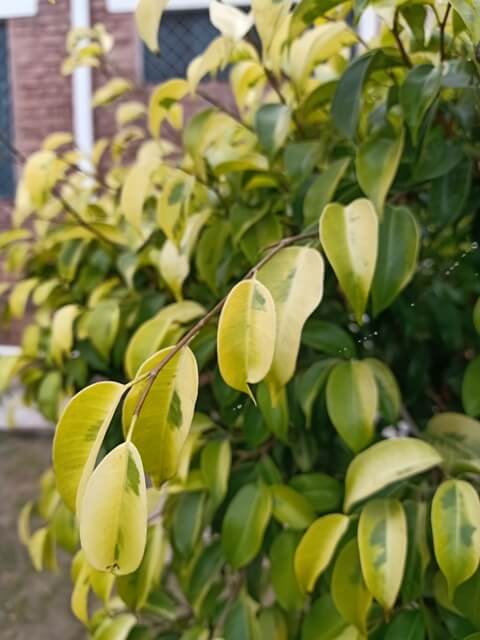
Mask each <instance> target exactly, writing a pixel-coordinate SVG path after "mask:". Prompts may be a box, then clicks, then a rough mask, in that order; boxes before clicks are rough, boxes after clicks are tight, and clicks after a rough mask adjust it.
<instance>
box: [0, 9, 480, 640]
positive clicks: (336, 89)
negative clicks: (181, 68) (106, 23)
mask: <svg viewBox="0 0 480 640" xmlns="http://www.w3.org/2000/svg"><path fill="white" fill-rule="evenodd" d="M369 4H371V5H372V6H371V7H368V8H369V9H370V10H372V9H373V10H374V12H377V14H378V16H380V17H381V20H379V32H378V34H377V35H376V36H375V38H373V39H372V40H371V41H369V42H368V43H365V42H363V41H362V40H361V38H359V36H357V35H356V25H357V22H358V20H359V19H360V18H361V17H362V14H363V12H364V11H365V10H366V9H367V5H369ZM162 5H163V3H161V2H160V3H157V2H153V0H141V2H140V4H139V9H138V12H137V22H138V26H139V31H140V33H141V35H142V36H143V37H144V38H145V40H146V42H147V44H148V45H149V46H151V47H152V48H155V47H156V33H157V28H158V21H159V20H160V14H161V10H162V8H163V7H162ZM211 15H212V21H213V23H214V24H215V25H216V27H217V28H218V29H219V30H220V31H221V32H222V33H221V35H220V36H219V37H218V38H217V39H216V40H214V41H213V42H212V43H211V45H210V46H209V47H208V49H207V50H206V51H205V52H204V53H203V54H202V55H201V56H199V57H198V58H197V59H195V60H193V61H192V63H191V65H190V67H189V69H188V74H187V79H174V80H170V81H168V82H165V83H163V84H162V85H160V86H158V87H156V88H154V90H153V91H152V94H151V98H150V103H149V105H148V108H145V107H144V106H143V105H142V103H141V102H139V101H138V100H132V99H131V96H130V93H129V92H130V91H131V90H132V86H131V83H129V82H126V81H125V80H123V79H121V78H116V77H110V78H109V79H108V81H107V82H106V83H105V85H104V86H102V87H101V88H100V89H99V90H98V92H97V93H96V95H95V98H94V102H95V104H96V105H98V108H104V105H107V104H110V103H112V102H113V103H114V107H110V108H111V109H115V111H114V113H115V119H116V123H117V130H116V132H115V133H114V135H113V136H112V137H111V138H105V139H102V140H99V141H98V142H97V144H96V146H95V149H94V153H93V156H92V157H91V158H88V159H85V158H82V157H81V155H80V154H79V152H78V151H76V150H74V149H72V148H71V138H70V137H69V136H68V135H66V134H54V135H53V136H51V137H49V138H48V139H47V140H46V141H45V143H44V145H43V147H42V149H41V150H40V151H38V152H36V153H34V154H33V155H32V156H30V157H29V158H28V160H27V162H26V165H25V168H24V172H23V176H22V179H21V181H20V184H19V187H18V193H17V199H16V205H15V210H14V213H13V225H12V229H11V230H9V231H7V232H5V233H4V234H2V235H1V236H0V244H1V246H2V247H3V255H4V258H5V262H6V265H7V267H8V268H9V269H10V270H12V271H17V272H21V273H22V280H21V281H20V282H19V283H18V284H16V285H14V286H13V287H12V288H11V289H9V288H8V286H7V285H3V286H2V292H3V295H4V296H5V312H4V313H5V315H6V317H7V319H11V320H16V319H18V318H20V317H22V316H23V314H24V313H25V309H26V308H27V304H28V303H29V301H30V303H31V305H33V308H34V313H33V316H32V320H31V322H30V323H29V324H28V325H27V326H26V328H25V331H24V334H23V341H22V354H21V355H20V356H19V357H18V358H14V357H11V358H5V359H3V361H2V363H1V369H0V382H1V384H2V385H3V386H4V387H5V386H6V385H7V384H8V383H9V381H10V380H11V379H12V378H13V377H14V376H18V377H19V378H20V380H21V382H22V383H23V385H24V387H25V390H26V391H25V392H26V398H27V400H29V401H32V402H35V403H37V404H38V405H39V406H40V408H41V409H42V411H43V412H44V413H45V415H46V416H48V417H49V418H51V419H52V420H54V419H57V418H58V412H59V409H60V407H62V406H63V405H64V403H65V400H66V399H68V398H70V397H72V396H73V398H72V399H71V400H70V402H69V403H68V404H67V406H66V408H64V409H63V411H62V413H61V416H60V418H59V422H58V425H57V429H56V434H55V441H54V447H53V465H54V471H55V476H54V475H53V473H52V472H51V471H48V472H47V473H46V474H45V476H44V477H43V478H42V481H41V492H40V497H39V498H38V500H36V501H35V502H32V503H29V504H28V505H26V506H25V507H24V509H23V511H22V514H21V517H20V522H19V528H20V534H21V537H22V540H23V541H24V542H25V544H27V546H28V548H29V551H30V554H31V556H32V560H33V562H34V564H35V566H36V568H37V569H41V568H42V567H47V568H52V567H54V566H55V557H56V556H55V548H56V546H57V545H58V546H60V547H63V548H66V549H67V550H69V551H70V552H72V553H75V556H74V559H73V564H72V581H73V593H72V609H73V611H74V613H75V615H76V616H77V617H78V618H79V619H81V620H82V621H83V622H84V623H85V624H86V626H87V627H88V629H89V631H90V633H91V634H92V636H93V637H94V638H96V639H97V640H100V639H102V640H103V639H106V638H115V639H118V638H122V639H123V638H127V637H128V638H130V639H134V638H164V639H167V638H168V639H182V640H188V639H190V640H192V639H197V640H198V639H200V640H208V638H212V639H213V638H220V637H222V638H224V639H225V640H247V639H248V640H256V639H259V638H269V639H270V638H272V639H277V640H282V639H285V638H292V639H294V638H299V639H301V640H326V639H327V638H329V639H340V638H341V639H343V640H346V639H347V638H348V639H351V640H353V639H357V640H360V639H362V638H367V637H368V638H372V639H374V640H375V639H380V638H385V639H386V640H395V639H396V638H402V639H403V638H407V637H408V638H415V639H416V640H417V639H418V640H423V639H425V638H428V640H440V639H444V638H447V637H448V638H458V639H461V638H467V637H469V638H475V637H477V635H478V633H479V632H480V618H479V614H478V606H477V605H476V593H477V591H478V585H479V581H480V571H479V568H478V567H479V559H480V501H479V498H478V493H477V487H478V473H480V424H479V423H478V421H477V420H476V418H477V417H478V416H479V415H480V404H479V401H478V391H477V389H478V385H479V383H480V364H479V358H480V356H478V355H476V354H477V353H478V352H479V349H480V340H479V337H478V334H477V332H478V331H479V329H480V307H479V303H476V301H477V298H478V296H479V294H480V280H479V278H478V273H479V270H480V258H479V256H478V252H477V249H478V244H477V241H478V233H479V220H480V218H479V215H478V204H477V203H478V197H479V190H480V188H479V181H478V157H479V153H480V149H479V146H478V141H477V139H478V130H479V129H478V128H479V122H478V93H479V74H478V71H479V69H478V64H477V60H476V56H477V53H478V41H479V40H480V28H479V24H480V9H479V8H478V6H477V4H476V3H475V2H452V3H451V4H447V3H438V2H436V3H430V4H429V3H426V2H421V1H417V2H402V3H396V4H395V6H393V4H392V5H389V6H388V7H387V8H385V6H384V5H379V4H377V3H368V2H363V3H353V5H352V3H350V2H343V3H342V2H336V1H335V0H333V1H332V2H316V1H315V0H301V2H299V3H298V4H297V5H296V6H295V7H294V8H292V7H291V6H290V3H289V2H286V1H283V0H281V1H280V2H270V1H269V0H254V1H253V3H252V13H251V14H249V15H248V16H247V15H245V14H240V13H239V10H238V9H235V8H233V7H231V6H227V5H223V4H221V3H218V2H213V4H212V11H211ZM352 20H353V22H352ZM252 23H254V24H255V28H256V33H257V35H256V36H254V37H251V32H250V29H251V26H252ZM257 36H258V37H257ZM249 38H250V39H249ZM86 39H87V40H86ZM253 43H256V44H253ZM111 46H112V42H111V39H110V38H109V37H108V35H107V34H105V32H104V31H103V30H102V29H101V28H100V27H96V28H94V29H93V30H92V31H91V32H89V33H84V32H82V33H81V34H78V33H77V34H75V33H74V34H72V35H71V36H70V37H69V42H68V47H69V57H68V60H67V63H66V64H65V66H64V72H65V73H68V72H70V71H71V70H72V69H73V68H75V66H76V65H81V64H90V65H92V66H97V67H99V68H100V69H103V70H108V68H109V66H108V59H107V61H105V56H106V55H107V54H108V51H109V50H110V48H111ZM225 67H228V69H229V73H230V76H229V77H230V87H231V91H232V94H233V96H234V99H235V103H236V111H235V112H234V111H230V110H229V109H228V108H226V107H223V106H222V103H221V101H219V100H218V97H215V96H212V95H211V93H209V91H208V86H207V87H205V85H201V84H199V83H200V82H201V80H202V79H203V78H204V77H206V76H207V75H209V74H215V73H216V72H218V71H219V70H221V69H224V68H225ZM195 95H197V96H200V97H202V98H203V100H204V102H203V105H204V106H205V104H204V103H205V100H206V101H207V102H210V105H208V107H207V108H200V110H198V111H197V112H196V113H195V115H193V116H192V117H191V118H190V119H188V121H187V122H185V123H184V118H183V108H184V107H183V100H184V98H185V97H186V96H195ZM325 263H326V264H327V266H326V269H325V273H324V266H325ZM245 274H246V275H245ZM324 289H325V292H324ZM208 309H210V311H208V312H207V310H208ZM215 322H217V326H216V325H215ZM175 345H176V346H175ZM87 385H89V386H87ZM85 387H86V388H85ZM462 408H463V409H464V411H465V412H466V414H467V415H464V414H463V413H462ZM145 477H147V483H146V482H145ZM74 514H75V515H74ZM34 520H35V521H36V522H38V521H40V523H41V524H40V525H39V526H38V527H37V528H36V529H35V531H34V532H33V533H32V532H31V530H30V527H31V522H33V521H34ZM77 522H78V523H79V526H78V528H77V524H76V523H77ZM79 539H80V542H81V550H78V544H79ZM90 592H93V593H94V594H95V596H96V600H95V603H96V604H95V606H94V604H93V601H92V600H89V594H90Z"/></svg>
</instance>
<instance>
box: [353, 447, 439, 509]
mask: <svg viewBox="0 0 480 640" xmlns="http://www.w3.org/2000/svg"><path fill="white" fill-rule="evenodd" d="M441 462H442V458H441V456H440V455H439V453H437V451H435V449H434V448H433V447H432V446H431V445H429V444H427V443H426V442H422V441H421V440H417V439H415V438H395V439H392V440H384V441H382V442H377V444H374V445H373V446H371V447H369V448H368V449H366V450H365V451H363V452H362V453H360V454H358V455H357V456H356V457H355V458H354V459H353V461H352V462H351V463H350V465H349V467H348V470H347V475H346V478H345V502H344V510H345V511H346V512H348V511H349V510H350V509H351V508H352V506H353V505H354V504H355V503H357V502H360V501H361V500H364V499H365V498H368V497H369V496H371V495H372V494H374V493H377V491H380V490H381V489H384V488H385V487H387V486H388V485H390V484H393V483H394V482H398V481H400V480H404V479H405V478H410V477H411V476H414V475H416V474H417V473H422V472H423V471H427V470H428V469H431V468H432V467H434V466H436V465H438V464H440V463H441Z"/></svg>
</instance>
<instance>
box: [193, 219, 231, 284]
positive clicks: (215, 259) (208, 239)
mask: <svg viewBox="0 0 480 640" xmlns="http://www.w3.org/2000/svg"><path fill="white" fill-rule="evenodd" d="M229 237H230V225H229V224H228V222H226V221H225V220H215V222H214V224H211V225H210V226H209V227H207V229H205V231H204V232H203V233H202V235H201V236H200V240H199V241H198V245H197V250H196V252H195V264H196V267H197V271H198V277H199V279H200V280H202V281H203V282H206V283H207V284H208V286H209V287H210V289H211V290H212V291H213V292H214V293H216V294H218V290H219V285H220V281H221V279H222V277H221V276H222V274H221V273H220V270H221V267H220V265H221V264H222V261H223V260H224V259H225V255H226V244H227V241H228V239H229Z"/></svg>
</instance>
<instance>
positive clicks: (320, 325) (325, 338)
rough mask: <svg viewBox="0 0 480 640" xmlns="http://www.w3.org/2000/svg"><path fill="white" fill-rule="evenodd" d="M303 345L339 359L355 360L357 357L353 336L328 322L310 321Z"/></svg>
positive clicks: (305, 331) (303, 337)
mask: <svg viewBox="0 0 480 640" xmlns="http://www.w3.org/2000/svg"><path fill="white" fill-rule="evenodd" d="M302 343H303V344H306V345H307V346H308V347H312V349H315V350H316V351H321V352H323V353H328V354H329V355H331V356H336V357H339V358H354V357H355V355H356V349H355V343H354V341H353V338H352V336H351V335H350V334H349V333H348V332H347V331H345V329H342V327H340V326H339V325H338V324H336V323H334V322H329V321H328V320H317V319H316V318H314V319H311V320H308V322H307V323H306V325H305V328H304V330H303V334H302Z"/></svg>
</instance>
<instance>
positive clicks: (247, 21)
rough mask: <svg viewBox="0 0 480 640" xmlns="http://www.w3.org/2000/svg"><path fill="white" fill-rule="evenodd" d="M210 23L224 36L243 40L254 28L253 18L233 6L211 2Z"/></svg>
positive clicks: (215, 0)
mask: <svg viewBox="0 0 480 640" xmlns="http://www.w3.org/2000/svg"><path fill="white" fill-rule="evenodd" d="M210 22H211V23H212V24H213V26H214V27H216V28H217V29H218V30H219V31H220V33H221V34H222V36H226V37H227V38H233V39H234V40H241V39H242V38H243V37H244V36H245V35H246V34H247V33H248V32H249V31H250V29H251V28H252V25H253V16H252V14H251V13H245V12H244V11H242V10H241V9H237V8H236V7H233V6H232V5H229V4H226V3H224V2H218V1H217V0H211V2H210Z"/></svg>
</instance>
